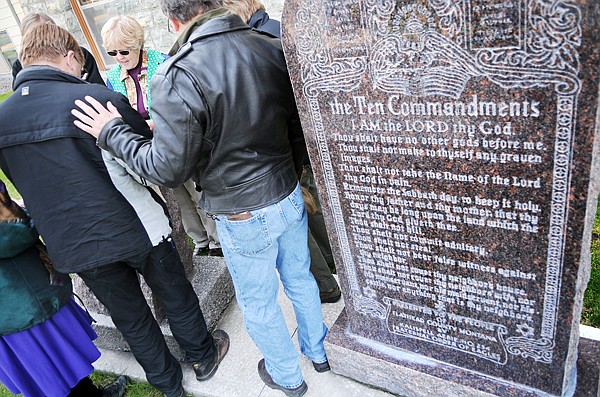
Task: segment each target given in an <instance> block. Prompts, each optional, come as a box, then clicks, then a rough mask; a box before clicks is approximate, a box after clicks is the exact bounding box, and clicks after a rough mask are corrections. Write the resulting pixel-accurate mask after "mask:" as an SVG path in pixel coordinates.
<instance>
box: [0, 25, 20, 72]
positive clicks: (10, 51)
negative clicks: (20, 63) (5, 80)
mask: <svg viewBox="0 0 600 397" xmlns="http://www.w3.org/2000/svg"><path fill="white" fill-rule="evenodd" d="M0 52H2V57H3V58H4V59H5V60H6V61H7V62H8V65H9V70H10V66H11V65H12V64H13V63H14V62H15V61H16V60H17V59H18V55H17V48H16V47H15V45H14V44H13V42H12V40H11V39H10V36H9V35H8V32H7V31H6V30H2V31H0Z"/></svg>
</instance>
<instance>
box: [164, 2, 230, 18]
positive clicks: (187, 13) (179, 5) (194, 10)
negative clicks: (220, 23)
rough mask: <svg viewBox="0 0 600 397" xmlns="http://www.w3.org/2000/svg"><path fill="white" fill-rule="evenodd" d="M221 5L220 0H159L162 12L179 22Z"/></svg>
mask: <svg viewBox="0 0 600 397" xmlns="http://www.w3.org/2000/svg"><path fill="white" fill-rule="evenodd" d="M221 6H222V4H221V0H160V9H161V10H162V12H163V13H164V14H165V15H166V16H167V17H168V18H173V19H175V20H177V21H179V22H181V23H187V22H189V21H191V20H192V19H193V18H195V17H196V16H198V15H200V14H204V13H205V12H208V11H211V10H214V9H217V8H219V7H221Z"/></svg>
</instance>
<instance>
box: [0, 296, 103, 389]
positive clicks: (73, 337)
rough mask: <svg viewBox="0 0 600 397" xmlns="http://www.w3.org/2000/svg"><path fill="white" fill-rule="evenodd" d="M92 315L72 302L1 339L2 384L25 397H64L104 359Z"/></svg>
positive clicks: (0, 371) (0, 379)
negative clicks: (26, 327) (37, 321)
mask: <svg viewBox="0 0 600 397" xmlns="http://www.w3.org/2000/svg"><path fill="white" fill-rule="evenodd" d="M90 320H91V319H90V317H89V315H88V314H87V313H86V312H85V311H84V310H83V309H82V308H81V307H79V305H78V304H77V303H75V301H73V300H72V299H71V300H70V301H69V302H68V303H67V304H66V305H64V306H63V307H62V308H61V309H60V310H59V311H58V312H57V313H55V314H54V315H53V316H52V317H50V318H49V319H48V320H46V321H44V322H43V323H41V324H38V325H36V326H33V327H31V328H29V329H27V330H25V331H21V332H17V333H14V334H10V335H4V336H0V382H2V383H3V384H4V385H5V386H6V387H7V388H8V390H10V391H11V393H13V394H19V393H21V394H23V395H24V396H25V397H38V396H39V397H43V396H47V397H64V396H66V395H68V394H69V392H70V391H71V388H72V387H73V386H75V385H76V384H77V383H79V381H80V380H81V379H83V378H85V377H86V376H88V375H89V374H91V373H92V371H94V367H93V366H92V364H91V363H93V362H94V361H96V360H97V359H98V358H99V357H100V351H99V350H98V349H97V348H96V346H95V345H94V343H93V342H92V341H93V340H94V339H96V338H97V335H96V332H95V331H94V330H93V329H92V327H91V326H90V322H91V321H90Z"/></svg>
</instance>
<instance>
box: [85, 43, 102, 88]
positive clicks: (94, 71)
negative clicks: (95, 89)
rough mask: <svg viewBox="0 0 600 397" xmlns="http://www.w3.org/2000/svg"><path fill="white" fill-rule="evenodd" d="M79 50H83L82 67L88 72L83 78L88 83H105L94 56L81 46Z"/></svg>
mask: <svg viewBox="0 0 600 397" xmlns="http://www.w3.org/2000/svg"><path fill="white" fill-rule="evenodd" d="M81 51H82V52H83V58H84V59H85V65H84V68H85V70H86V72H87V74H88V75H87V77H86V79H85V80H86V81H88V82H90V83H96V84H102V85H106V83H104V80H103V79H102V76H101V75H100V70H99V69H98V64H97V63H96V60H95V59H94V56H93V55H92V54H91V53H90V52H89V51H88V50H86V49H85V48H84V47H81Z"/></svg>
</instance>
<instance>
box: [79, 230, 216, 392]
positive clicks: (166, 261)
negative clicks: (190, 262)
mask: <svg viewBox="0 0 600 397" xmlns="http://www.w3.org/2000/svg"><path fill="white" fill-rule="evenodd" d="M136 271H137V272H139V273H141V274H142V275H143V276H144V279H145V280H146V282H147V283H148V285H149V286H150V288H151V289H152V292H153V293H154V295H155V296H156V298H157V299H158V301H159V302H160V304H161V305H162V306H163V308H164V309H165V313H166V315H167V318H168V319H169V325H170V327H171V331H172V332H173V336H174V337H175V339H176V340H177V343H179V346H181V348H182V349H183V350H184V351H185V352H186V359H188V360H189V361H192V362H201V361H205V360H209V359H211V358H212V357H213V355H214V354H215V350H214V346H213V339H212V336H211V335H210V334H209V333H208V330H207V329H206V323H205V321H204V316H203V315H202V311H201V310H200V306H199V302H198V297H197V296H196V293H195V292H194V289H193V288H192V285H191V284H190V282H189V280H188V279H187V278H186V277H185V272H184V268H183V264H182V263H181V258H180V257H179V253H178V252H177V250H176V249H175V246H174V244H173V242H172V241H171V239H169V240H168V241H163V242H162V243H160V244H159V245H157V246H156V247H154V248H153V249H152V251H151V252H150V254H149V255H148V256H146V257H143V258H137V259H134V260H132V261H130V262H117V263H113V264H110V265H106V266H101V267H98V268H95V269H91V270H87V271H83V272H80V273H78V274H79V276H80V277H81V278H82V279H83V281H85V283H86V284H87V285H88V287H89V288H90V289H91V290H92V292H93V293H94V295H96V297H97V298H98V299H99V300H100V302H102V303H103V304H104V306H106V308H107V309H108V311H109V312H110V316H111V318H112V320H113V322H114V323H115V325H116V327H117V328H118V329H119V331H121V333H122V334H123V337H124V338H125V340H126V341H127V343H128V344H129V347H130V348H131V351H132V353H133V355H134V356H135V358H136V360H137V361H138V362H139V363H140V365H141V366H142V368H144V371H145V372H146V379H148V382H150V384H151V385H153V386H154V387H156V388H157V389H158V390H160V391H162V392H163V393H165V394H166V395H167V396H171V395H177V393H178V392H180V391H181V381H182V379H183V373H182V371H181V366H180V365H179V363H178V362H177V360H175V358H174V357H173V355H172V354H171V352H170V351H169V348H168V347H167V344H166V342H165V339H164V336H163V334H162V333H161V331H160V327H159V326H158V323H157V322H156V320H155V319H154V316H153V315H152V312H151V311H150V308H149V307H148V304H147V303H146V299H145V298H144V295H143V294H142V290H141V288H140V282H139V279H138V275H137V272H136Z"/></svg>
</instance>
